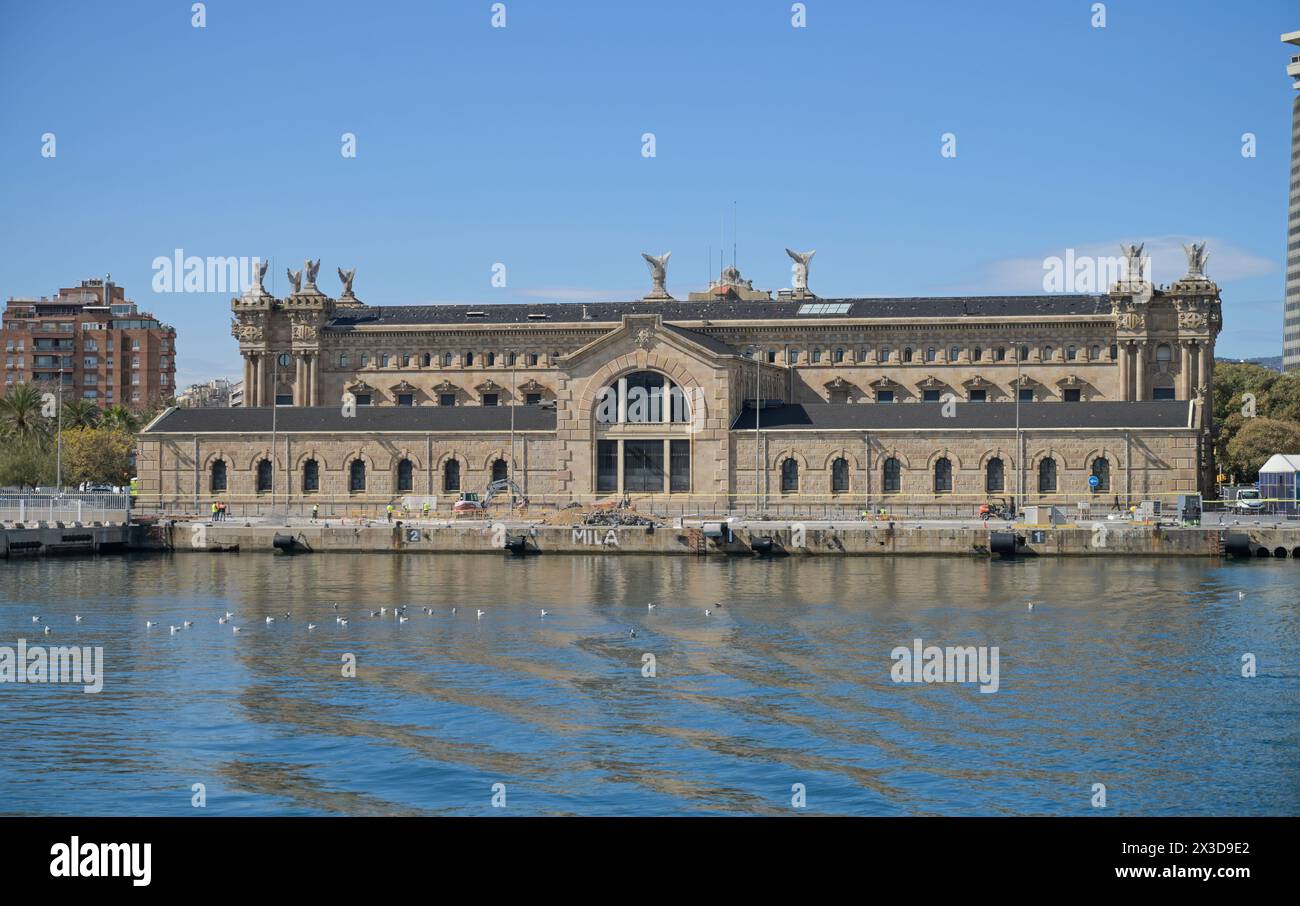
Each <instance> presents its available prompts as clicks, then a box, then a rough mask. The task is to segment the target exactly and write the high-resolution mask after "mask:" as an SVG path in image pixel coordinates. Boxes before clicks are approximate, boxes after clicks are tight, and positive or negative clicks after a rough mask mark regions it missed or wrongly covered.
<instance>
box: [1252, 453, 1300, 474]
mask: <svg viewBox="0 0 1300 906" xmlns="http://www.w3.org/2000/svg"><path fill="white" fill-rule="evenodd" d="M1259 471H1260V474H1261V475H1262V474H1265V473H1267V474H1270V475H1271V474H1273V473H1275V472H1277V473H1281V474H1284V475H1286V474H1290V473H1291V472H1300V453H1274V454H1273V455H1272V456H1270V457H1269V458H1268V462H1266V463H1264V464H1263V465H1262V466H1260V467H1259Z"/></svg>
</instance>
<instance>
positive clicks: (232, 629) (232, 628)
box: [230, 626, 239, 632]
mask: <svg viewBox="0 0 1300 906" xmlns="http://www.w3.org/2000/svg"><path fill="white" fill-rule="evenodd" d="M230 629H231V631H233V632H239V627H238V626H231V627H230Z"/></svg>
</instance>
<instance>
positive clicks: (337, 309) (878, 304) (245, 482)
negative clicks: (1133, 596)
mask: <svg viewBox="0 0 1300 906" xmlns="http://www.w3.org/2000/svg"><path fill="white" fill-rule="evenodd" d="M1128 252H1129V254H1130V261H1131V262H1132V261H1136V260H1137V256H1138V255H1140V252H1141V249H1140V247H1139V248H1136V249H1130V250H1128ZM808 257H809V258H810V257H811V255H810V254H809V256H808ZM655 260H656V261H658V260H659V259H655ZM664 260H665V261H666V257H665V258H664ZM1203 262H1204V249H1203V247H1193V248H1192V249H1189V269H1188V270H1189V272H1188V275H1187V276H1186V277H1184V278H1183V279H1181V280H1179V281H1177V282H1176V283H1174V284H1173V285H1171V286H1168V287H1155V286H1152V285H1151V284H1150V283H1148V282H1146V281H1145V280H1144V279H1143V277H1142V272H1141V267H1140V266H1137V267H1135V268H1133V269H1132V270H1131V271H1130V276H1128V277H1125V278H1124V279H1122V280H1120V281H1119V282H1117V283H1116V284H1115V285H1114V287H1113V288H1112V290H1111V292H1110V293H1109V294H1106V295H1098V296H1076V295H1046V296H1019V297H1016V296H1013V297H970V298H934V299H834V300H829V299H819V298H817V297H815V296H813V295H812V294H811V292H810V291H808V290H807V289H806V287H803V288H801V289H800V290H799V291H798V293H797V294H796V295H794V296H783V297H778V298H776V299H772V298H771V297H770V295H769V294H767V293H763V292H761V291H757V290H753V289H752V286H751V285H750V283H749V281H742V280H741V279H740V276H739V272H738V271H735V269H734V268H729V269H728V271H726V272H724V274H723V276H722V279H720V280H719V281H717V282H716V283H714V284H712V285H711V286H710V289H709V291H708V292H707V293H701V294H692V299H699V300H700V301H687V302H678V301H675V300H672V299H671V298H669V297H667V296H666V294H662V295H659V294H654V293H652V295H651V296H650V297H647V298H646V299H643V300H640V301H636V302H626V303H617V302H615V303H602V304H589V305H582V304H578V303H571V304H564V303H557V304H543V305H485V306H481V307H475V306H465V305H437V306H420V307H415V306H410V307H407V306H396V307H371V306H366V305H364V304H362V303H361V302H360V301H359V300H357V299H356V298H355V296H353V295H352V293H351V279H352V278H351V274H350V272H349V274H348V277H347V285H346V291H345V292H344V293H343V294H342V295H341V296H340V298H338V299H333V298H330V297H328V296H326V295H324V294H323V293H322V292H321V291H320V290H319V289H317V288H316V286H315V285H314V280H312V281H309V282H308V283H307V284H306V285H302V286H301V288H300V289H297V290H295V291H294V292H293V293H292V294H291V295H290V296H288V297H286V298H284V299H275V298H273V297H271V296H270V295H269V294H268V293H266V292H265V290H263V289H261V287H260V286H259V287H257V288H256V289H254V290H253V291H252V292H250V293H247V294H245V295H244V296H243V297H240V298H238V299H236V300H234V301H233V303H232V308H233V311H234V314H235V319H234V324H233V331H234V333H235V335H236V337H238V338H239V340H240V348H241V352H242V354H243V356H244V359H245V374H244V381H245V387H246V399H247V402H248V405H249V406H250V407H255V408H251V409H249V410H248V412H247V414H246V416H245V417H246V418H248V419H253V420H254V421H249V422H248V423H247V424H244V423H239V424H236V423H233V422H232V423H230V424H229V425H226V426H225V430H224V431H223V430H222V425H221V419H220V418H216V417H214V418H213V420H212V423H211V424H208V423H204V424H199V423H198V422H185V423H182V422H179V421H177V420H176V419H175V417H174V416H172V415H171V414H168V415H165V416H164V417H162V418H161V419H160V420H159V421H158V422H156V423H155V424H154V425H153V426H151V427H150V429H149V430H148V431H147V432H146V433H145V435H144V438H143V439H142V443H141V463H142V465H141V467H140V473H141V478H142V481H143V482H144V487H145V488H146V495H145V496H148V495H149V494H152V495H155V496H156V499H157V500H158V501H159V502H160V503H161V504H162V505H163V506H164V507H165V508H166V507H175V506H181V505H183V504H185V503H186V502H187V501H188V502H189V503H190V504H191V505H193V501H194V499H195V496H196V492H195V488H196V487H197V488H198V492H197V496H198V497H199V498H207V497H209V496H211V495H210V488H209V487H208V485H210V480H209V479H210V476H208V472H209V471H210V468H211V463H212V462H215V461H217V460H218V459H220V460H222V461H223V462H225V461H226V460H228V461H229V464H228V466H227V467H226V468H227V469H228V473H227V474H228V475H229V476H230V479H229V480H230V482H231V484H230V485H229V488H228V490H227V491H226V496H227V497H230V498H232V499H245V498H246V499H247V500H248V501H249V503H250V505H253V506H259V507H260V506H262V505H263V503H269V501H270V499H271V497H272V495H271V493H270V492H269V491H268V490H267V489H266V488H265V487H264V486H265V484H266V482H265V481H264V482H262V485H263V489H262V490H257V487H258V483H257V477H256V473H257V471H258V468H259V466H258V463H260V462H261V461H262V460H263V459H264V458H265V459H266V460H267V461H268V462H271V439H270V436H269V434H268V433H267V432H266V431H265V430H264V429H263V428H262V427H258V426H260V425H261V419H262V418H263V415H264V414H266V413H269V412H270V408H269V407H270V406H271V405H272V404H273V403H278V404H279V408H277V411H278V412H280V413H281V414H282V419H283V421H284V423H283V424H281V425H280V426H279V427H278V430H277V439H276V441H275V449H274V466H273V468H272V469H271V471H272V472H273V473H274V476H278V477H275V479H274V481H275V484H276V496H279V497H280V498H281V502H282V503H283V502H293V503H296V504H301V503H303V502H304V501H306V500H307V499H308V498H312V499H322V500H323V499H326V498H329V499H338V501H339V505H340V506H343V507H348V506H352V505H354V506H363V505H364V506H370V505H373V504H374V503H375V502H378V501H384V502H386V501H387V499H389V498H390V497H393V496H396V495H397V494H398V493H399V489H398V487H397V480H396V475H397V468H398V464H399V463H400V462H401V461H402V460H403V459H406V460H408V461H409V462H410V463H411V466H409V467H403V468H405V469H409V470H413V471H414V474H415V475H416V476H418V478H417V480H416V481H415V484H414V485H412V490H410V491H407V490H404V489H402V490H401V491H400V493H401V494H409V493H418V494H427V493H433V494H441V495H443V496H448V495H452V494H454V493H455V491H456V489H452V488H449V487H448V482H446V481H444V480H443V479H442V477H440V476H441V471H440V470H441V469H442V468H443V467H444V466H445V464H446V462H447V461H448V458H456V459H460V460H463V465H462V466H460V467H459V469H460V471H459V477H460V482H461V483H460V486H459V490H461V491H468V490H482V488H483V487H485V486H486V484H487V482H488V481H489V480H490V479H491V478H492V477H493V474H494V473H493V465H492V464H493V463H494V462H496V460H497V459H504V461H505V462H508V461H509V460H510V457H509V455H508V450H509V447H510V444H509V438H510V437H511V436H513V437H514V438H515V442H516V451H517V452H516V456H515V457H514V459H515V461H516V465H515V467H514V468H513V470H512V471H511V474H513V475H514V477H515V478H516V479H517V481H519V483H520V484H521V485H526V486H527V493H528V496H529V497H530V500H532V501H533V502H535V503H537V502H546V503H554V504H564V503H567V502H571V501H579V502H591V501H596V500H617V499H622V498H625V497H627V498H645V499H646V500H647V502H649V503H654V504H655V505H663V506H665V507H668V508H678V509H681V510H683V511H685V510H689V509H691V508H700V509H708V510H710V511H716V510H722V509H728V508H733V509H734V508H753V507H756V506H766V507H771V506H778V505H780V506H793V505H795V504H798V503H807V504H818V503H821V504H824V505H826V506H830V505H840V504H843V505H852V506H854V507H860V506H863V505H866V504H869V503H870V502H871V501H872V500H874V499H875V498H877V497H883V496H889V497H890V498H891V499H893V500H895V501H906V502H908V503H914V504H916V505H918V506H921V505H927V504H930V505H935V506H941V505H944V504H948V503H951V502H957V501H965V502H967V503H969V502H973V501H975V500H977V499H983V498H984V497H985V496H988V495H990V494H993V492H994V491H995V490H996V491H998V494H997V496H1007V497H1011V496H1018V497H1021V498H1022V499H1023V500H1024V501H1029V500H1031V499H1032V498H1035V497H1039V496H1041V497H1042V498H1043V499H1055V498H1058V497H1060V498H1071V499H1072V498H1073V497H1075V496H1077V492H1078V491H1079V490H1080V489H1086V488H1087V476H1088V475H1089V474H1091V470H1092V469H1093V468H1094V464H1095V463H1096V461H1097V460H1098V459H1102V460H1105V465H1104V466H1097V468H1102V469H1105V470H1108V472H1107V478H1106V487H1107V488H1108V489H1110V491H1111V496H1112V497H1114V496H1116V495H1119V496H1121V497H1122V496H1124V495H1125V494H1127V495H1131V496H1157V495H1160V496H1172V495H1174V494H1176V493H1179V492H1187V491H1194V490H1196V489H1197V487H1198V486H1202V485H1203V484H1204V483H1205V476H1206V475H1207V474H1208V472H1209V469H1210V468H1211V463H1210V462H1209V460H1208V449H1209V444H1208V443H1207V442H1206V440H1207V430H1208V425H1207V421H1206V419H1207V417H1208V413H1209V412H1210V411H1211V409H1210V406H1209V404H1208V402H1209V400H1210V394H1211V393H1212V387H1211V380H1210V379H1211V366H1212V362H1213V348H1214V339H1215V336H1216V334H1217V333H1218V330H1219V327H1220V302H1219V291H1218V288H1217V287H1216V286H1215V285H1214V284H1213V283H1212V282H1211V281H1210V280H1209V279H1208V278H1207V277H1205V275H1204V273H1203V271H1202V269H1201V265H1202V264H1203ZM661 266H662V265H661ZM306 272H307V273H308V274H310V275H311V276H312V277H314V269H313V268H312V267H308V268H306ZM804 276H805V278H806V263H805V270H804ZM704 299H709V300H712V301H702V300H704ZM665 399H666V400H668V404H667V405H661V402H662V401H663V400H665ZM1171 403H1173V404H1175V405H1173V406H1172V407H1171V405H1170V404H1171ZM257 407H260V408H257ZM349 408H355V413H356V414H355V415H352V416H349V417H347V418H345V419H344V420H343V421H338V420H337V419H334V418H333V416H331V415H329V414H328V413H330V412H332V411H336V410H347V409H349ZM395 410H397V412H395ZM475 410H477V412H475ZM756 411H757V413H758V417H757V422H758V423H757V425H754V424H753V420H754V415H755V412H756ZM259 412H261V413H263V415H259V414H258V413H259ZM290 412H297V413H298V414H299V415H298V416H290V415H288V413H290ZM383 412H389V413H394V414H393V415H391V416H387V415H383ZM311 413H319V416H315V415H312V414H311ZM1013 413H1014V418H1015V421H1014V422H1013V421H1012V419H1013ZM1099 413H1100V414H1099ZM525 416H526V418H525ZM1021 416H1023V418H1022V417H1021ZM196 417H197V416H196ZM295 418H297V420H296V421H295V420H294V419H295ZM386 419H387V420H386ZM474 419H477V421H474ZM521 419H522V420H524V421H527V422H528V424H530V425H532V426H533V427H531V428H529V429H527V432H531V433H528V440H527V449H528V454H527V455H528V463H527V469H526V470H525V468H524V462H523V456H522V454H520V453H518V450H519V443H520V438H521V434H522V433H526V432H521V430H520V427H519V425H518V424H516V425H515V430H514V431H513V432H512V431H511V430H510V427H509V426H510V423H511V422H512V421H516V422H518V421H520V420H521ZM747 419H748V420H749V421H747ZM918 419H919V421H918ZM291 422H292V424H293V426H292V427H291V426H290V425H289V423H291ZM279 435H283V436H279ZM755 436H757V437H758V438H759V439H758V444H759V448H760V449H759V462H760V475H761V477H760V480H759V481H757V482H756V481H755V480H754V471H755V470H754V462H755V457H754V453H755V450H754V443H755V440H754V438H755ZM196 445H197V448H198V457H197V460H196V458H195V454H194V449H193V448H194V447H195V446H196ZM1021 447H1023V452H1020V448H1021ZM503 450H504V451H506V453H505V454H504V455H503ZM837 450H842V452H843V458H844V459H846V461H847V462H848V465H847V466H835V468H836V469H838V470H840V472H841V473H843V472H844V471H845V469H846V468H847V471H848V473H849V477H848V479H847V488H848V489H847V490H843V489H842V488H841V486H842V485H844V483H845V480H844V478H843V475H842V474H841V476H840V479H839V480H837V482H836V483H835V487H832V482H831V479H830V473H829V471H828V470H830V469H831V468H832V466H831V465H829V464H830V463H832V462H833V461H834V459H835V458H836V456H835V455H834V454H835V453H836V451H837ZM891 450H892V451H895V452H896V454H897V455H896V456H895V458H896V459H897V460H898V462H899V463H900V465H901V469H902V477H901V478H900V479H899V480H900V482H901V487H900V488H898V489H893V488H892V486H891V488H889V489H886V488H885V487H884V483H885V482H884V479H883V477H881V476H877V477H876V480H875V484H876V485H877V486H876V487H873V484H872V481H873V480H872V477H871V476H873V475H874V474H875V472H876V471H879V469H880V468H881V467H882V464H883V463H884V460H885V459H888V458H889V456H888V453H889V451H891ZM311 451H315V452H316V454H317V456H318V460H319V463H320V466H319V467H320V468H322V469H323V471H322V473H321V475H322V478H321V480H320V484H319V487H318V488H317V490H315V491H310V492H304V491H303V490H302V487H301V475H300V473H301V470H302V468H303V464H304V463H305V462H306V461H307V459H306V457H308V456H309V454H310V453H311ZM995 455H996V456H997V458H999V459H1001V460H1002V461H1003V463H1004V468H1005V471H1006V478H1005V481H1004V482H1003V484H1002V486H1001V487H1000V488H999V487H994V486H993V485H990V483H989V481H988V479H987V476H986V475H984V473H983V471H982V470H983V468H984V466H983V464H986V463H987V461H988V459H989V458H991V457H994V456H995ZM1044 458H1050V459H1052V460H1053V468H1054V469H1055V470H1056V471H1055V476H1056V477H1055V482H1056V484H1055V488H1056V489H1058V490H1050V491H1049V490H1040V487H1039V482H1038V475H1037V471H1036V470H1037V469H1038V468H1039V463H1040V462H1041V461H1042V460H1043V459H1044ZM356 459H361V460H364V461H365V462H366V463H367V466H368V469H369V472H370V474H371V475H373V476H374V479H373V481H371V482H368V483H367V485H366V487H365V489H364V492H363V493H357V492H356V491H353V490H349V489H348V487H347V481H348V474H349V470H350V469H351V466H350V463H351V462H352V461H353V460H356ZM940 459H944V460H947V463H948V465H947V466H945V465H943V464H940V465H939V469H940V470H941V471H942V470H944V469H946V468H948V467H951V472H952V475H951V479H950V480H949V479H946V478H942V479H936V478H935V475H934V471H935V468H936V465H935V464H936V462H938V460H940ZM786 460H794V461H797V462H798V463H799V464H800V467H799V469H798V471H799V477H797V478H795V479H793V482H792V480H791V476H790V471H791V468H792V467H790V466H788V465H786ZM1021 461H1023V463H1024V468H1023V470H1022V469H1020V468H1019V466H1018V465H1016V464H1017V463H1019V462H1021ZM155 463H156V465H155ZM763 463H765V464H766V465H762V464H763ZM196 464H197V465H196ZM265 468H266V467H263V471H265ZM496 468H497V472H496V474H497V475H501V474H505V470H507V469H509V467H508V466H507V465H504V464H502V465H498V466H497V467H496ZM205 476H208V477H206V478H205ZM325 476H328V478H326V477H325ZM783 476H784V480H785V486H786V490H784V491H782V490H781V488H782V480H783ZM1022 476H1032V477H1031V478H1026V477H1022ZM205 482H206V484H205ZM295 482H297V484H295ZM936 482H937V484H936ZM410 484H411V482H410V481H407V482H405V484H404V487H405V485H410ZM1042 487H1043V489H1046V488H1047V487H1048V484H1047V483H1044V484H1043V485H1042Z"/></svg>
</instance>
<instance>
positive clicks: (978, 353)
mask: <svg viewBox="0 0 1300 906" xmlns="http://www.w3.org/2000/svg"><path fill="white" fill-rule="evenodd" d="M970 357H971V361H974V362H982V361H983V360H984V350H983V349H980V348H979V347H978V346H976V347H975V348H974V349H973V350H971V354H970Z"/></svg>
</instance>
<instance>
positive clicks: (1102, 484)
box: [1088, 456, 1110, 493]
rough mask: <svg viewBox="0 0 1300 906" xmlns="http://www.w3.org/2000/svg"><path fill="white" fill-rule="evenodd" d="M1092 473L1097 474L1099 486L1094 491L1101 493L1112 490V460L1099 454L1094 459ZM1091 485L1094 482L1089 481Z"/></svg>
mask: <svg viewBox="0 0 1300 906" xmlns="http://www.w3.org/2000/svg"><path fill="white" fill-rule="evenodd" d="M1092 474H1093V475H1096V476H1097V486H1096V487H1095V488H1093V491H1095V492H1097V493H1100V492H1102V491H1109V490H1110V460H1109V459H1107V458H1106V457H1104V456H1098V457H1097V458H1096V459H1094V460H1093V461H1092ZM1088 484H1089V485H1091V484H1092V482H1088Z"/></svg>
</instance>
